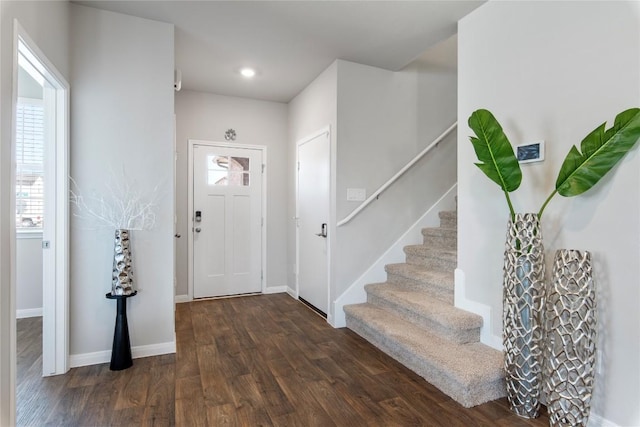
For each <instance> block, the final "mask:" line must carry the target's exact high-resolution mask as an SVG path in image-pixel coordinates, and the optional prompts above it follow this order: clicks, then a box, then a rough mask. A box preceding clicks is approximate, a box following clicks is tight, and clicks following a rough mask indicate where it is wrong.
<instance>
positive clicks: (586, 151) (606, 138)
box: [556, 108, 640, 197]
mask: <svg viewBox="0 0 640 427" xmlns="http://www.w3.org/2000/svg"><path fill="white" fill-rule="evenodd" d="M605 125H606V123H603V124H602V125H600V126H598V127H597V128H596V129H595V130H594V131H593V132H591V133H590V134H589V135H587V136H586V137H585V138H584V139H583V140H582V143H581V144H580V148H581V150H582V152H580V151H578V148H576V146H575V145H574V146H572V147H571V150H569V153H568V154H567V157H566V158H565V159H564V162H563V163H562V167H560V172H559V173H558V180H557V181H556V191H557V192H558V193H559V194H560V195H562V196H565V197H572V196H577V195H578V194H582V193H584V192H585V191H587V190H589V189H590V188H591V187H593V186H594V185H595V184H596V183H597V182H598V181H600V179H601V178H602V177H603V176H605V175H606V174H607V172H609V171H610V170H611V169H612V168H613V167H614V166H615V165H616V163H618V162H619V161H620V159H622V157H623V156H624V155H625V154H626V153H627V152H628V151H629V150H631V149H632V148H633V146H634V145H635V144H636V142H638V139H640V109H639V108H631V109H629V110H626V111H623V112H622V113H620V114H618V115H617V116H616V119H615V122H614V124H613V127H611V128H609V129H606V130H605Z"/></svg>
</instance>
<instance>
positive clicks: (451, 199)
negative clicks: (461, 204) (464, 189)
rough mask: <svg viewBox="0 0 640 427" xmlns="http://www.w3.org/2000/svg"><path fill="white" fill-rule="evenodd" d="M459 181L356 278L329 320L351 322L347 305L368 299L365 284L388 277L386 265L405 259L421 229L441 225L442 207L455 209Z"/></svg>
mask: <svg viewBox="0 0 640 427" xmlns="http://www.w3.org/2000/svg"><path fill="white" fill-rule="evenodd" d="M456 188H457V184H454V185H453V186H452V187H451V188H450V189H449V190H447V192H446V193H445V194H444V195H443V196H442V197H440V199H438V200H437V201H436V202H435V203H434V204H433V206H431V207H430V208H429V209H428V210H427V211H426V212H425V213H424V215H422V217H420V218H419V219H418V220H417V221H416V222H415V223H414V224H413V225H412V226H411V227H409V229H408V230H407V231H406V232H405V233H404V234H403V235H402V236H400V238H399V239H398V240H396V242H395V243H394V244H393V245H391V247H389V249H387V250H386V251H385V252H384V253H383V254H382V255H381V256H380V258H378V260H377V261H376V262H374V263H373V264H372V265H371V267H369V269H367V271H365V272H364V273H363V274H362V275H361V276H360V277H358V279H356V281H355V282H353V283H352V284H351V286H349V288H347V290H346V291H344V292H343V293H342V295H340V296H339V297H338V298H336V300H335V301H334V302H333V312H334V316H333V318H332V319H331V321H330V322H329V323H330V324H331V326H333V327H334V328H343V327H345V326H347V320H346V317H345V314H344V306H345V305H349V304H360V303H363V302H365V301H366V300H367V293H366V292H365V290H364V286H365V285H367V284H369V283H378V282H384V281H385V280H386V277H387V273H386V272H385V269H384V267H385V265H387V264H394V263H400V262H404V260H405V253H404V247H405V246H407V245H415V244H420V243H421V242H422V234H421V231H422V229H423V228H424V227H434V226H438V224H439V223H440V217H439V216H438V214H439V212H440V211H443V210H451V209H454V207H455V203H456V202H455V197H456Z"/></svg>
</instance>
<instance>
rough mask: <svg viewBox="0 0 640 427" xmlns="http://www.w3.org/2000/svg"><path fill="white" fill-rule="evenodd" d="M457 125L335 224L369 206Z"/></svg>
mask: <svg viewBox="0 0 640 427" xmlns="http://www.w3.org/2000/svg"><path fill="white" fill-rule="evenodd" d="M457 126H458V122H454V123H453V124H452V125H451V126H449V127H448V128H447V129H446V130H445V131H444V132H442V134H440V136H439V137H437V138H436V139H434V140H433V142H432V143H431V144H429V145H428V146H427V147H426V148H425V149H424V150H422V151H421V152H419V153H418V154H416V156H415V157H414V158H413V159H411V161H410V162H409V163H407V164H406V165H405V166H404V167H403V168H402V169H400V170H399V171H398V172H397V173H396V174H395V175H393V176H392V177H391V178H389V179H388V180H387V182H385V183H384V184H382V185H381V186H380V188H378V189H377V190H376V191H374V192H373V194H371V195H370V196H369V197H368V198H367V200H365V201H364V202H362V203H361V204H360V205H359V206H358V207H357V208H355V209H354V210H353V211H351V213H350V214H349V215H347V216H346V217H345V218H344V219H343V220H341V221H340V222H338V224H337V226H338V227H341V226H343V225H345V224H346V223H348V222H349V221H351V220H352V219H353V218H355V217H356V215H358V214H359V213H360V212H362V211H363V210H364V209H365V208H366V207H367V206H369V205H370V204H371V203H372V202H373V201H374V200H377V199H378V196H380V194H382V193H383V192H384V191H385V190H386V189H387V188H389V187H390V186H391V185H392V184H393V183H394V182H396V180H398V178H400V177H401V176H402V175H404V174H405V172H407V171H408V170H409V169H411V167H412V166H413V165H415V164H416V163H417V162H418V161H419V160H420V159H421V158H423V157H424V156H425V155H426V154H427V153H428V152H429V151H431V150H432V149H433V148H435V147H437V146H438V144H439V143H440V142H441V141H442V140H443V139H445V138H446V137H447V135H449V134H450V133H451V131H453V130H454V129H455V128H456V127H457Z"/></svg>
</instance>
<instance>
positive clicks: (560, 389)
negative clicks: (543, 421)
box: [544, 249, 597, 426]
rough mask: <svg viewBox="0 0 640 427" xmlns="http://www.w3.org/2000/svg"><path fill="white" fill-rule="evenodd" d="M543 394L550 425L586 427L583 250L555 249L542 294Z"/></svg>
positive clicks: (588, 382)
mask: <svg viewBox="0 0 640 427" xmlns="http://www.w3.org/2000/svg"><path fill="white" fill-rule="evenodd" d="M545 326H546V327H545V329H546V333H547V337H546V345H545V349H544V355H545V365H544V377H545V384H544V385H545V392H546V393H547V410H548V412H549V422H550V424H551V425H552V426H586V425H587V420H588V418H589V410H590V405H591V395H592V391H593V379H594V370H595V358H596V357H595V356H596V329H597V323H596V295H595V285H594V282H593V274H592V271H591V254H590V253H589V252H587V251H577V250H570V249H560V250H558V251H557V252H556V256H555V258H554V261H553V280H552V284H551V287H550V288H549V290H548V295H547V302H546V313H545Z"/></svg>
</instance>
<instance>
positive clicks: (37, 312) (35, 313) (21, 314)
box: [16, 307, 42, 319]
mask: <svg viewBox="0 0 640 427" xmlns="http://www.w3.org/2000/svg"><path fill="white" fill-rule="evenodd" d="M27 317H42V307H39V308H23V309H22V310H16V319H26V318H27Z"/></svg>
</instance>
